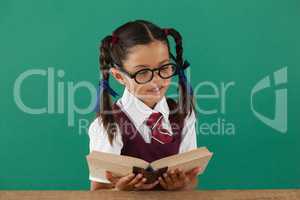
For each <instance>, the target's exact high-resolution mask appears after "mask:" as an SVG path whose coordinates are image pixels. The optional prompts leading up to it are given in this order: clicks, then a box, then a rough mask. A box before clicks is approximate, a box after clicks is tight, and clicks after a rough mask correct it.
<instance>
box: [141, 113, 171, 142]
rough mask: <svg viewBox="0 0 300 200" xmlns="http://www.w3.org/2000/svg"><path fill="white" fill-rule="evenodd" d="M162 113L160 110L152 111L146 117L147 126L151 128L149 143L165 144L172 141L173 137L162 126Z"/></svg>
mask: <svg viewBox="0 0 300 200" xmlns="http://www.w3.org/2000/svg"><path fill="white" fill-rule="evenodd" d="M162 119H163V115H162V114H161V113H160V112H156V113H152V114H151V115H150V116H149V118H148V119H147V122H146V124H147V126H149V128H150V129H151V135H152V139H151V143H152V142H154V143H160V144H167V143H170V142H172V140H173V137H172V135H171V134H170V133H169V131H168V130H167V129H164V128H163V127H162Z"/></svg>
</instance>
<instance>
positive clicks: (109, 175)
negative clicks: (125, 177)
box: [105, 171, 117, 183]
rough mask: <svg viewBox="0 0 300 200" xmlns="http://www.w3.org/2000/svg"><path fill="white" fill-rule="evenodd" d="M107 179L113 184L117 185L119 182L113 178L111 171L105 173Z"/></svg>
mask: <svg viewBox="0 0 300 200" xmlns="http://www.w3.org/2000/svg"><path fill="white" fill-rule="evenodd" d="M105 177H106V179H107V180H109V181H110V182H111V183H115V182H116V181H117V178H116V177H114V176H113V174H112V173H111V172H110V171H105Z"/></svg>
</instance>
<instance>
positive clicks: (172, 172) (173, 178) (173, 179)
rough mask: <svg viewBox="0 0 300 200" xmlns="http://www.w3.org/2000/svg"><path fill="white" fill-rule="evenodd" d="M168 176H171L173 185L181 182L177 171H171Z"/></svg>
mask: <svg viewBox="0 0 300 200" xmlns="http://www.w3.org/2000/svg"><path fill="white" fill-rule="evenodd" d="M168 175H169V176H170V178H171V180H172V182H173V183H177V182H178V181H179V180H178V177H177V170H171V171H170V172H169V173H168Z"/></svg>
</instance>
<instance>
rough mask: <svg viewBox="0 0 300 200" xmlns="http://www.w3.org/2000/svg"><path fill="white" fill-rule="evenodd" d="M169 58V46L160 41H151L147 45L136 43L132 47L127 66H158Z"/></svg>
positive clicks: (126, 62)
mask: <svg viewBox="0 0 300 200" xmlns="http://www.w3.org/2000/svg"><path fill="white" fill-rule="evenodd" d="M168 59H169V50H168V46H167V45H166V44H165V43H163V42H160V41H155V42H151V43H149V44H146V45H136V46H134V47H133V48H131V49H130V51H129V54H128V56H127V59H126V60H125V62H124V65H126V66H133V67H134V66H137V65H145V66H148V67H151V66H153V67H157V65H159V64H161V62H163V61H166V60H168Z"/></svg>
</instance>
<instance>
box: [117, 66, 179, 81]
mask: <svg viewBox="0 0 300 200" xmlns="http://www.w3.org/2000/svg"><path fill="white" fill-rule="evenodd" d="M117 66H118V69H119V70H120V71H122V72H124V73H125V74H126V75H127V76H129V77H130V78H132V79H134V80H135V82H136V83H138V84H145V83H148V82H150V81H151V80H152V79H153V76H154V72H155V71H158V75H159V76H160V78H162V79H169V78H171V77H172V76H174V75H176V74H177V65H176V64H175V63H168V64H164V65H162V66H160V67H159V68H156V69H149V68H147V69H141V70H139V71H137V72H135V73H134V74H131V73H129V72H127V71H126V70H125V69H124V68H123V67H120V66H119V65H117Z"/></svg>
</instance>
